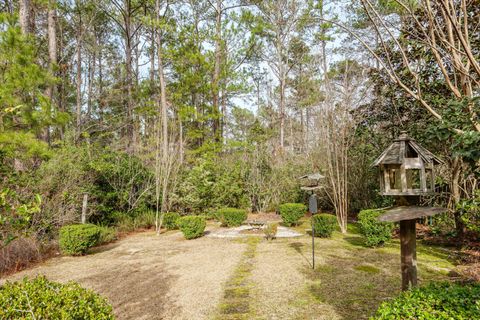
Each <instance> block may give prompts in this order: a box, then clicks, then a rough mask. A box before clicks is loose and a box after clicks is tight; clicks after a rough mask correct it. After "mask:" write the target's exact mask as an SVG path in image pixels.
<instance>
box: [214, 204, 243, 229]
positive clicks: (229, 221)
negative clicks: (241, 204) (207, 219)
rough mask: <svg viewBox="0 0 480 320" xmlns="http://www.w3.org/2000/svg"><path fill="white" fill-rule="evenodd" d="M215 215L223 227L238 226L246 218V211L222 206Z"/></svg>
mask: <svg viewBox="0 0 480 320" xmlns="http://www.w3.org/2000/svg"><path fill="white" fill-rule="evenodd" d="M216 215H217V219H218V220H219V221H220V222H221V223H222V226H224V227H238V226H240V225H241V224H242V223H243V221H245V220H246V219H247V211H245V210H243V209H235V208H223V209H220V210H218V211H217V213H216Z"/></svg>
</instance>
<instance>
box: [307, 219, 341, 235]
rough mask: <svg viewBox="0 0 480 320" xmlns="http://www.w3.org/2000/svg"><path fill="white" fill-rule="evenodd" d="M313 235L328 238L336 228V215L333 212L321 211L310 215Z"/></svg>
mask: <svg viewBox="0 0 480 320" xmlns="http://www.w3.org/2000/svg"><path fill="white" fill-rule="evenodd" d="M312 222H313V228H314V229H315V236H316V237H320V238H330V237H331V236H332V233H333V231H335V229H337V225H338V222H337V217H336V216H334V215H333V214H327V213H321V214H316V215H314V216H313V217H312Z"/></svg>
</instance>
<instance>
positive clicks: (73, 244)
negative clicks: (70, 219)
mask: <svg viewBox="0 0 480 320" xmlns="http://www.w3.org/2000/svg"><path fill="white" fill-rule="evenodd" d="M101 232H102V230H101V229H100V228H99V227H97V226H96V225H93V224H73V225H69V226H64V227H62V228H60V239H59V245H60V249H61V250H62V252H63V253H64V254H68V255H81V254H85V253H86V252H87V250H88V249H89V248H91V247H93V246H95V245H97V244H98V243H99V240H100V235H101Z"/></svg>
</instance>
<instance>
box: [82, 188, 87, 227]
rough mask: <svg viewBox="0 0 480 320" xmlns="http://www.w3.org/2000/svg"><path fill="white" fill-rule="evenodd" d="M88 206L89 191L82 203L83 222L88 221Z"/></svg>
mask: <svg viewBox="0 0 480 320" xmlns="http://www.w3.org/2000/svg"><path fill="white" fill-rule="evenodd" d="M87 206H88V193H85V194H84V195H83V203H82V220H81V222H82V224H85V223H86V222H87Z"/></svg>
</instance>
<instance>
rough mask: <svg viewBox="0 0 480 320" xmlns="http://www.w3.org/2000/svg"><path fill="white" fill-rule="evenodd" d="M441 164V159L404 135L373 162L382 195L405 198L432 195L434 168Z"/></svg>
mask: <svg viewBox="0 0 480 320" xmlns="http://www.w3.org/2000/svg"><path fill="white" fill-rule="evenodd" d="M439 163H440V159H438V158H437V157H435V156H434V155H433V154H432V153H430V152H429V151H428V150H426V149H424V148H423V147H421V146H420V145H418V144H417V143H416V142H415V141H414V140H412V139H410V138H409V137H408V136H407V135H406V134H405V133H402V135H401V136H400V137H399V138H398V139H396V140H395V141H394V142H393V144H392V145H390V146H389V147H388V148H387V149H386V150H385V151H384V152H383V153H382V155H381V156H380V157H379V158H378V159H377V160H376V161H375V162H374V166H378V167H379V169H380V193H381V194H383V195H393V196H395V195H397V196H402V195H421V194H427V193H431V192H433V191H434V181H435V176H434V170H433V168H434V165H435V164H439Z"/></svg>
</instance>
